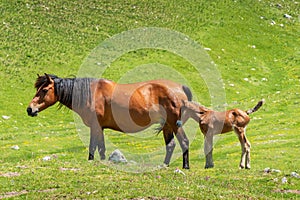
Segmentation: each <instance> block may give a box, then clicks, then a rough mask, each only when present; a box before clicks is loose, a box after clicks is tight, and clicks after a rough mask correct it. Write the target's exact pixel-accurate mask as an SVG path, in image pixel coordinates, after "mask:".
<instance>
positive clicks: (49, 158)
mask: <svg viewBox="0 0 300 200" xmlns="http://www.w3.org/2000/svg"><path fill="white" fill-rule="evenodd" d="M48 160H51V157H50V156H45V157H44V158H43V161H48Z"/></svg>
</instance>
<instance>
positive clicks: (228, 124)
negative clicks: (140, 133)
mask: <svg viewBox="0 0 300 200" xmlns="http://www.w3.org/2000/svg"><path fill="white" fill-rule="evenodd" d="M263 103H264V100H261V101H259V102H258V103H257V105H256V106H255V107H254V108H252V109H250V110H248V111H243V110H240V109H238V108H234V109H231V110H227V111H225V112H217V111H213V110H210V109H208V108H206V107H204V106H202V105H200V104H198V103H196V102H193V101H183V107H182V118H181V119H182V124H184V123H185V122H186V121H187V120H188V119H189V118H192V119H194V120H195V121H197V122H199V127H200V129H201V131H202V133H203V134H204V137H205V141H204V153H205V156H206V164H205V168H212V167H214V163H213V157H212V151H213V136H214V135H217V134H222V133H227V132H230V131H234V132H235V133H236V134H237V136H238V138H239V140H240V143H241V148H242V157H241V161H240V168H246V169H250V147H251V145H250V142H249V141H248V140H247V137H246V127H247V125H248V123H249V122H250V117H249V114H251V113H253V112H255V111H257V110H258V109H259V108H260V107H261V106H262V105H263Z"/></svg>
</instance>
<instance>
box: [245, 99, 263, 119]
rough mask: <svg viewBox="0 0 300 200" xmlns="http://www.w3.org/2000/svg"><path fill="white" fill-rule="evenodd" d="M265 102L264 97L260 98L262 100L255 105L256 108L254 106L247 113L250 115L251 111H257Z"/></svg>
mask: <svg viewBox="0 0 300 200" xmlns="http://www.w3.org/2000/svg"><path fill="white" fill-rule="evenodd" d="M264 102H265V100H264V99H262V100H260V101H259V102H258V103H257V104H256V106H255V107H254V108H252V109H250V110H248V111H246V113H247V114H248V115H250V114H251V113H254V112H256V111H257V110H258V109H259V108H260V107H261V106H262V105H263V104H264Z"/></svg>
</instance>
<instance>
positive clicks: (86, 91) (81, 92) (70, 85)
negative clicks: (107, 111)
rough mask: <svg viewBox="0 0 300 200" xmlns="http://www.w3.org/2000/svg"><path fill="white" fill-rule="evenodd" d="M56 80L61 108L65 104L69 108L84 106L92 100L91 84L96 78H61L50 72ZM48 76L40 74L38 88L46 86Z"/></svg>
mask: <svg viewBox="0 0 300 200" xmlns="http://www.w3.org/2000/svg"><path fill="white" fill-rule="evenodd" d="M48 76H49V77H50V78H51V79H52V80H54V85H55V95H57V97H58V101H59V102H60V105H59V108H61V107H62V105H65V106H67V107H69V108H82V107H84V106H86V105H87V103H88V102H90V100H91V91H90V84H91V82H92V81H95V80H96V79H95V78H59V77H57V76H55V75H51V74H48ZM47 83H48V80H47V77H46V76H39V77H38V78H37V80H36V83H35V84H34V86H35V88H36V89H39V88H40V87H42V86H44V85H45V86H46V84H47Z"/></svg>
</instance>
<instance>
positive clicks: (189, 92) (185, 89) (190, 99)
mask: <svg viewBox="0 0 300 200" xmlns="http://www.w3.org/2000/svg"><path fill="white" fill-rule="evenodd" d="M182 89H183V91H184V93H185V95H186V97H187V98H188V101H192V99H193V94H192V92H191V90H190V88H189V87H188V86H186V85H183V86H182Z"/></svg>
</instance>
